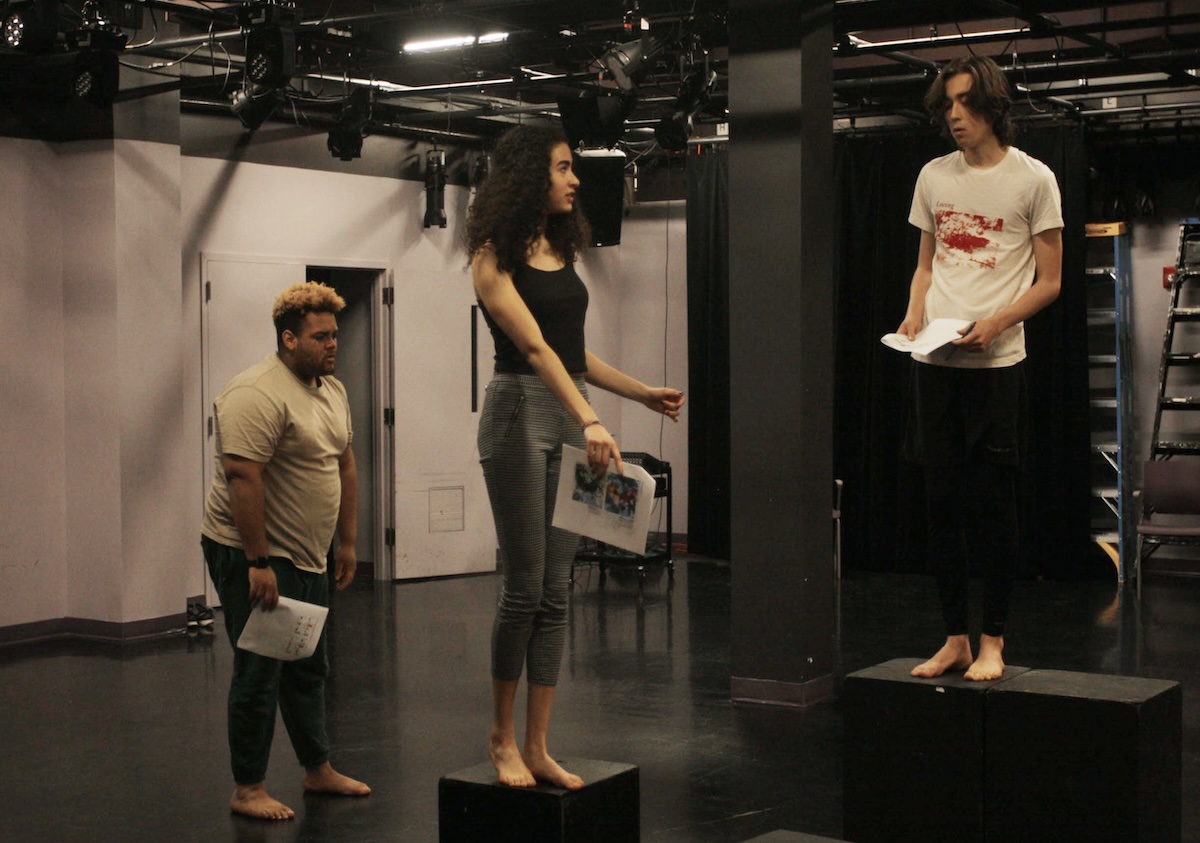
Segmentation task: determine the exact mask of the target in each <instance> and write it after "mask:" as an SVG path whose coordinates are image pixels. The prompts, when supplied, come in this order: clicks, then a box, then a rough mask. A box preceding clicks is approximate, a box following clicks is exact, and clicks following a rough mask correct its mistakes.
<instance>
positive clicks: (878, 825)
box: [842, 659, 1029, 843]
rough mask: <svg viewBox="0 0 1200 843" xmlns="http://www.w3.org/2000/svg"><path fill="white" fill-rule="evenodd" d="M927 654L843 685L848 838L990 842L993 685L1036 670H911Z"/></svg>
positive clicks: (858, 842) (860, 841)
mask: <svg viewBox="0 0 1200 843" xmlns="http://www.w3.org/2000/svg"><path fill="white" fill-rule="evenodd" d="M923 661H924V659H893V660H891V661H888V662H884V663H882V664H878V665H875V666H874V667H869V668H866V669H865V670H859V671H856V672H855V673H851V674H849V675H848V676H847V677H846V679H845V682H844V683H843V686H842V704H843V709H844V712H845V715H844V721H843V722H844V724H845V764H844V770H843V828H842V836H843V837H845V838H846V839H847V840H853V841H855V843H878V841H906V843H907V841H913V840H920V841H922V843H932V841H947V843H964V841H972V840H975V841H979V840H983V828H984V827H983V804H984V734H985V728H984V723H985V705H986V697H987V693H988V692H989V691H990V690H992V689H994V688H996V687H997V686H1000V685H1003V684H1004V683H1006V682H1009V681H1011V680H1012V679H1013V678H1015V677H1019V676H1021V675H1023V674H1025V673H1026V672H1027V671H1028V670H1029V668H1026V667H1014V666H1012V665H1009V666H1006V668H1005V673H1004V677H1003V678H1002V679H997V680H995V681H990V682H968V681H967V680H966V679H964V678H963V674H962V672H955V673H948V674H945V675H943V676H939V677H937V678H935V679H915V678H913V677H912V676H910V675H909V673H910V671H911V670H912V669H913V668H914V667H916V666H917V665H918V664H921V663H922V662H923Z"/></svg>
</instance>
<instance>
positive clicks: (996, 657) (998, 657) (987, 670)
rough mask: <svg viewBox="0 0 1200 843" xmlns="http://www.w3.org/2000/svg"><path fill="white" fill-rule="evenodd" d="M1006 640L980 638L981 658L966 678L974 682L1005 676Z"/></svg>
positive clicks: (987, 636)
mask: <svg viewBox="0 0 1200 843" xmlns="http://www.w3.org/2000/svg"><path fill="white" fill-rule="evenodd" d="M1003 655H1004V638H1003V637H1000V636H996V635H981V636H979V658H977V659H975V662H974V663H973V664H972V665H971V667H970V668H969V669H968V670H967V673H966V678H967V679H970V680H972V681H974V682H985V681H987V680H990V679H999V678H1000V677H1002V676H1003V675H1004V658H1003Z"/></svg>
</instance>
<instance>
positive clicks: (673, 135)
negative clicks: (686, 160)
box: [654, 62, 717, 152]
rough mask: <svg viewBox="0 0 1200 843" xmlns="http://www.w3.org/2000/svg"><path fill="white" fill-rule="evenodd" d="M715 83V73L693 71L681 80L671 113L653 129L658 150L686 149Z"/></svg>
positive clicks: (710, 71) (711, 71) (706, 70)
mask: <svg viewBox="0 0 1200 843" xmlns="http://www.w3.org/2000/svg"><path fill="white" fill-rule="evenodd" d="M706 65H707V62H706ZM716 79H717V73H716V71H715V70H708V69H707V68H706V69H705V70H703V71H701V70H699V69H696V70H693V71H692V72H691V73H689V74H688V75H687V76H685V77H684V80H683V83H682V84H681V85H680V86H679V97H678V98H677V99H676V100H675V107H674V109H673V110H672V111H671V114H670V115H669V116H667V117H664V118H662V120H660V121H659V123H658V125H657V126H655V127H654V137H655V139H656V140H657V141H658V145H659V146H661V147H662V148H663V149H666V150H669V151H673V152H679V151H682V150H684V149H686V148H687V143H688V139H689V138H690V137H691V136H692V135H693V134H694V133H695V119H696V115H697V114H699V113H700V112H701V111H703V110H704V108H705V106H707V105H708V104H709V102H710V100H711V99H712V98H711V96H710V93H709V92H710V91H711V90H712V85H713V83H714V82H715V81H716Z"/></svg>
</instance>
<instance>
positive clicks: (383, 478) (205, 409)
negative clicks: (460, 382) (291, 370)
mask: <svg viewBox="0 0 1200 843" xmlns="http://www.w3.org/2000/svg"><path fill="white" fill-rule="evenodd" d="M212 261H228V262H238V263H271V264H284V265H297V266H299V267H300V270H301V273H303V272H304V271H305V270H306V269H307V267H309V266H322V267H331V268H334V269H363V270H373V271H375V272H376V276H375V280H374V282H373V283H372V285H371V331H372V337H373V341H372V348H371V381H372V383H371V403H372V412H373V413H374V417H375V419H376V420H378V421H379V423H378V424H375V425H373V426H372V427H373V428H374V430H375V441H374V443H373V444H374V446H375V466H374V468H375V488H373V489H372V490H371V495H372V497H373V500H374V507H375V511H376V513H377V517H376V519H375V531H374V533H375V534H374V535H373V536H372V537H371V547H372V550H373V552H374V556H375V579H376V580H390V579H392V577H393V572H394V570H395V546H394V545H395V541H394V538H393V539H392V541H391V542H389V541H388V538H389V536H391V537H394V536H395V523H394V522H395V511H396V510H395V464H396V443H395V427H394V425H392V424H389V423H387V422H386V421H385V411H392V410H393V404H394V398H393V396H394V394H395V389H394V376H393V364H392V359H393V347H394V339H393V335H392V334H393V326H394V324H395V319H394V318H393V316H392V304H391V302H392V297H393V293H392V279H393V267H392V263H391V261H390V260H386V259H382V258H381V259H379V260H371V259H357V258H355V259H348V258H332V257H321V256H313V255H262V254H244V253H235V252H204V251H202V252H201V253H200V285H199V286H200V290H199V293H200V346H201V347H200V390H201V406H200V410H201V422H200V428H201V435H202V437H203V439H202V441H201V443H200V446H201V458H202V462H203V465H204V470H203V471H202V472H201V478H202V479H201V482H202V483H203V497H202V500H205V499H207V494H208V486H209V483H210V482H211V471H212V466H211V464H210V463H209V462H208V459H207V441H208V425H207V418H208V416H209V414H210V413H211V411H212V402H213V399H214V398H215V397H216V396H215V395H209V394H208V391H209V390H208V371H207V368H208V349H209V340H208V337H209V312H208V296H207V292H206V291H207V290H208V281H209V280H210V274H209V269H208V264H209V263H210V262H212ZM204 581H205V584H206V591H209V590H210V583H209V582H208V576H207V572H205V576H204ZM208 596H209V598H210V605H211V604H213V603H214V602H215V600H213V599H212V598H213V597H214V595H212V594H209V595H208Z"/></svg>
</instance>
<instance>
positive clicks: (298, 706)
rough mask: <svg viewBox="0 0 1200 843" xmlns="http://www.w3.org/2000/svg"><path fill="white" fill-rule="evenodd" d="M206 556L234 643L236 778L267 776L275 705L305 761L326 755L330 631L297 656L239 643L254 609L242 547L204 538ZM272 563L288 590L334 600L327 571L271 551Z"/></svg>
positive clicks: (298, 596)
mask: <svg viewBox="0 0 1200 843" xmlns="http://www.w3.org/2000/svg"><path fill="white" fill-rule="evenodd" d="M200 546H201V547H202V548H203V549H204V559H205V561H206V562H207V563H208V572H209V574H210V575H211V576H212V581H213V584H214V585H215V586H216V587H217V595H218V596H219V597H220V598H221V608H222V611H223V614H224V616H225V631H226V632H228V633H229V643H230V644H232V645H233V681H232V682H231V683H230V686H229V755H230V763H231V766H232V767H233V780H234V781H235V782H237V783H238V784H239V785H248V784H257V783H259V782H261V781H263V780H264V779H265V778H266V777H267V761H268V760H269V759H270V756H271V738H273V737H274V735H275V709H276V708H278V709H279V713H280V714H281V715H282V716H283V724H284V726H285V727H287V731H288V736H289V737H290V738H291V739H292V748H293V749H294V750H295V751H296V758H297V759H298V760H299V761H300V764H301V765H302V766H304V767H316V766H318V765H320V764H323V763H325V762H326V761H327V760H329V738H328V736H327V735H326V733H325V677H326V675H328V673H329V661H328V658H327V656H326V650H325V638H326V634H325V632H322V633H321V640H320V641H318V642H317V649H316V651H315V652H314V653H313V654H312V655H311V656H309V657H308V658H306V659H299V660H297V661H294V662H285V661H279V660H278V659H269V658H267V657H265V656H260V655H257V654H255V653H250V652H247V651H246V650H239V649H238V647H237V640H238V638H239V637H240V636H241V634H242V627H244V626H245V625H246V620H247V618H249V617H250V608H251V607H250V574H249V567H248V565H247V563H246V556H245V554H243V553H242V550H241V548H236V547H229V546H228V545H224V544H220V543H218V542H214V541H213V540H212V539H210V538H208V537H207V536H204V537H202V538H201V539H200ZM271 568H272V570H274V571H275V579H276V581H277V582H278V584H279V593H280V595H282V596H283V597H290V598H292V599H294V600H303V601H304V602H306V603H315V604H317V605H319V606H328V605H329V578H328V577H326V576H325V575H324V574H314V573H310V572H308V571H301V570H299V569H297V568H296V566H295V565H293V564H292V562H291V560H288V559H282V558H277V557H274V556H273V557H271Z"/></svg>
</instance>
